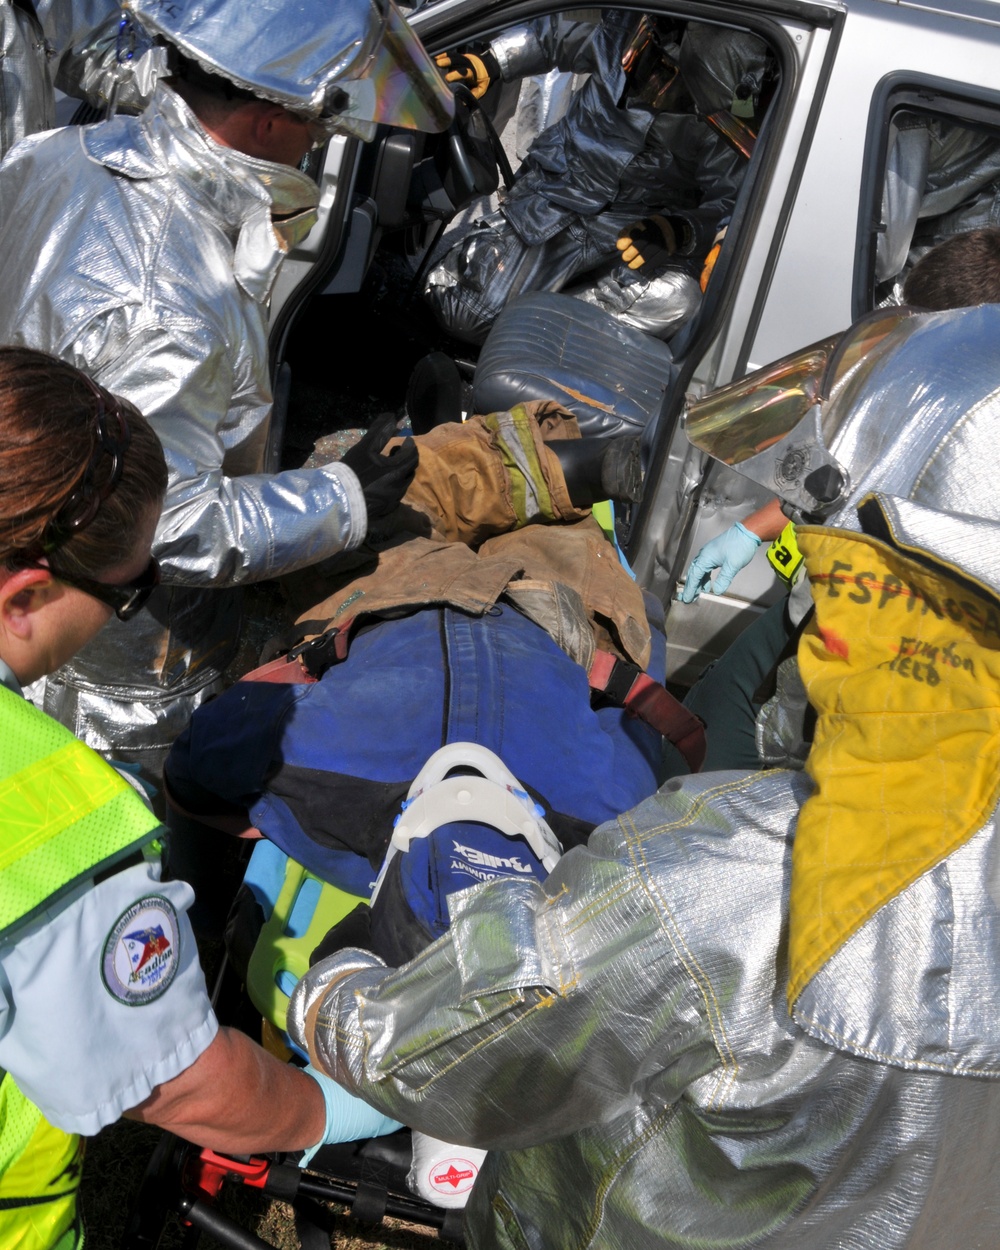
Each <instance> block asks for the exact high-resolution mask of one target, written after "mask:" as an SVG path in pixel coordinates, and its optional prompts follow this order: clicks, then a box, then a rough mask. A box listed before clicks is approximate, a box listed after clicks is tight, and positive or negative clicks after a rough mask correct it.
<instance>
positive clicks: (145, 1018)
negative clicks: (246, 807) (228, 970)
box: [0, 661, 219, 1136]
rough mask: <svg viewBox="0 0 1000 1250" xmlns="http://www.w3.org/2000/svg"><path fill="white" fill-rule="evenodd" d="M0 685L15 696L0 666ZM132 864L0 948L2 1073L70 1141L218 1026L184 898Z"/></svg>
mask: <svg viewBox="0 0 1000 1250" xmlns="http://www.w3.org/2000/svg"><path fill="white" fill-rule="evenodd" d="M0 682H2V683H3V685H5V686H6V687H7V688H8V689H10V690H12V691H14V692H15V693H17V694H20V687H19V686H18V684H17V681H16V678H15V677H14V675H13V673H11V671H10V669H9V668H8V666H7V665H6V664H3V662H2V661H0ZM136 859H137V860H138V862H135V861H133V862H131V863H130V864H127V865H126V866H125V867H123V868H121V869H119V870H118V871H114V870H112V871H111V872H109V873H108V875H107V876H104V875H103V874H102V872H101V871H100V869H98V870H97V871H96V872H95V874H94V875H93V876H92V877H91V878H90V879H84V880H83V881H81V882H79V883H77V885H76V886H75V887H74V888H73V889H72V890H71V891H70V892H69V893H66V894H63V895H62V896H61V897H60V898H59V900H58V902H57V903H56V904H55V905H54V906H53V907H51V908H48V909H46V910H44V911H42V912H41V913H39V914H37V915H36V916H35V917H34V918H33V919H32V920H31V921H30V922H29V923H27V924H26V925H24V926H22V927H18V928H16V929H15V930H14V932H13V933H12V934H10V935H9V936H5V937H4V938H3V939H0V1068H2V1069H4V1070H5V1071H7V1072H9V1073H10V1074H11V1075H12V1076H13V1077H14V1079H15V1080H16V1081H17V1084H18V1086H19V1087H20V1089H21V1091H22V1093H23V1094H24V1095H25V1096H26V1097H27V1098H29V1099H30V1100H31V1101H32V1102H33V1103H34V1104H35V1105H36V1106H37V1107H38V1108H39V1109H40V1110H41V1111H42V1113H43V1114H44V1115H45V1117H46V1119H48V1120H49V1122H50V1123H52V1124H54V1125H56V1126H57V1127H58V1128H61V1129H63V1130H65V1131H66V1132H70V1133H80V1134H82V1135H86V1136H91V1135H93V1134H95V1133H97V1132H98V1131H99V1130H100V1129H101V1128H103V1127H104V1126H105V1125H107V1124H111V1123H113V1122H114V1121H115V1120H117V1119H118V1118H119V1117H120V1116H121V1114H122V1113H123V1112H124V1111H127V1110H129V1109H130V1108H131V1107H134V1106H136V1105H137V1104H138V1103H140V1102H142V1101H143V1100H144V1099H145V1098H147V1097H148V1095H149V1094H150V1093H151V1092H152V1090H153V1089H154V1088H155V1087H156V1086H157V1085H160V1084H163V1083H164V1082H165V1081H169V1080H171V1079H172V1078H173V1077H175V1076H178V1075H179V1074H180V1073H181V1072H183V1071H184V1070H185V1069H186V1068H188V1067H190V1065H191V1064H192V1063H193V1062H194V1061H195V1060H196V1059H197V1058H198V1056H199V1055H200V1054H201V1053H202V1051H204V1050H205V1049H206V1048H207V1047H208V1045H209V1043H210V1042H211V1041H212V1039H213V1038H214V1037H215V1034H216V1032H217V1030H218V1027H219V1026H218V1021H217V1020H216V1018H215V1014H214V1012H213V1010H212V1007H211V1004H210V1002H209V999H208V994H207V992H206V988H205V979H204V976H203V974H202V971H201V967H200V965H199V962H198V952H197V949H196V946H195V941H194V934H193V933H192V930H191V925H190V921H189V920H188V916H187V911H188V908H189V907H190V906H191V903H192V902H193V900H194V893H193V891H192V890H191V887H190V886H188V885H187V884H186V883H184V882H180V881H171V882H167V883H164V882H162V881H161V880H160V862H159V855H158V854H157V853H156V852H155V850H154V849H153V848H152V847H150V848H148V849H147V850H146V851H145V852H143V854H142V855H140V856H137V857H136ZM0 888H2V878H0Z"/></svg>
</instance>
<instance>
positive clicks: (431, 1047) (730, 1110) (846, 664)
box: [289, 305, 1000, 1250]
mask: <svg viewBox="0 0 1000 1250" xmlns="http://www.w3.org/2000/svg"><path fill="white" fill-rule="evenodd" d="M887 316H888V317H889V320H888V321H887V322H886V323H885V326H884V328H885V329H886V331H887V332H886V333H885V334H883V335H882V336H881V337H880V339H879V340H878V341H877V343H876V344H875V345H874V346H873V347H872V348H871V350H870V351H865V352H863V353H862V354H861V355H860V357H859V359H860V368H861V375H860V385H859V387H857V388H855V389H854V391H853V394H852V396H851V400H850V402H848V403H847V405H846V408H845V409H844V410H842V411H839V412H838V413H835V414H832V415H834V416H837V417H838V418H839V419H840V420H841V422H842V429H843V430H844V431H845V435H848V436H847V437H845V440H843V441H838V444H836V445H833V446H831V447H829V448H826V450H827V452H828V453H829V454H830V455H833V456H837V455H838V454H839V455H840V456H841V457H842V467H843V468H845V469H846V470H847V471H848V472H849V473H850V474H851V475H852V477H853V479H854V481H855V482H856V483H857V486H858V488H859V489H858V490H855V491H851V493H850V497H849V498H848V499H846V500H844V501H843V504H842V506H841V507H840V509H839V510H838V511H836V512H835V514H834V515H833V516H831V517H830V518H829V519H828V520H827V521H826V522H825V523H824V524H822V525H817V526H809V527H806V528H805V529H804V530H803V531H802V532H801V533H800V542H801V543H802V545H803V548H804V550H805V554H806V563H807V568H808V573H809V578H810V581H811V584H812V589H813V596H814V598H815V601H816V613H817V617H816V623H815V625H814V626H812V627H810V628H809V629H808V630H807V632H806V634H805V635H804V637H803V640H802V644H801V646H800V649H799V663H800V666H801V667H802V669H803V676H804V678H805V684H806V687H807V689H808V693H809V698H810V700H811V701H812V703H813V706H814V707H815V709H816V712H817V718H818V725H817V733H816V742H815V744H814V746H813V750H812V752H811V754H810V756H809V761H808V775H807V774H806V773H803V772H798V771H793V770H785V769H771V770H768V771H766V772H763V773H761V772H750V773H742V772H726V773H714V774H713V773H704V774H701V775H700V776H698V777H690V778H688V777H685V778H679V779H675V780H672V781H670V782H668V783H667V784H666V785H665V786H664V787H662V788H661V790H660V791H659V793H658V794H656V795H655V796H654V797H652V798H650V799H649V800H647V801H646V802H644V803H642V804H640V805H639V806H637V807H635V808H633V809H632V810H631V811H629V812H626V813H624V814H623V815H622V816H620V817H619V818H618V819H617V820H615V821H612V822H609V823H608V824H605V825H603V826H601V827H600V828H599V829H598V830H597V831H596V832H595V833H594V834H592V835H591V837H590V839H589V840H588V842H587V844H586V845H585V846H580V847H576V848H574V849H573V850H570V851H568V852H567V853H566V854H565V855H564V856H563V857H562V859H561V860H560V861H559V863H558V864H557V866H556V868H555V869H554V870H553V872H552V873H551V874H550V875H549V876H548V878H547V879H546V881H545V882H544V883H543V884H538V883H537V882H528V883H526V882H521V881H500V882H491V883H487V884H485V885H481V886H475V887H473V888H471V889H469V890H466V891H464V892H463V893H462V894H460V895H458V896H457V897H456V898H453V899H452V904H451V909H450V915H451V927H450V929H449V931H448V933H447V934H446V935H444V936H443V937H441V938H440V939H439V940H438V941H437V942H435V943H434V944H433V945H432V946H430V947H428V948H427V949H426V950H424V951H423V952H422V953H421V955H420V957H419V958H418V959H416V960H413V961H412V962H410V963H407V964H404V965H402V966H401V967H398V968H391V967H386V966H385V965H384V964H383V963H382V962H381V961H380V960H378V959H377V958H375V957H374V956H373V955H371V954H370V953H368V952H366V951H364V950H362V949H353V950H346V951H344V952H342V953H341V954H338V955H334V956H332V957H330V958H328V959H325V960H322V961H320V962H318V963H316V964H315V965H314V966H313V967H312V968H311V969H310V970H309V972H308V973H306V975H305V976H304V978H303V979H302V980H301V981H300V982H299V984H298V986H297V988H296V990H295V991H294V994H293V996H292V1002H291V1006H290V1010H289V1022H290V1031H291V1033H292V1035H293V1037H294V1038H295V1040H296V1042H297V1043H298V1044H299V1045H302V1046H305V1047H308V1051H309V1053H310V1055H311V1057H312V1061H313V1063H315V1064H316V1065H317V1066H318V1067H320V1068H321V1069H323V1070H324V1071H327V1072H329V1073H331V1074H332V1075H334V1076H335V1077H336V1078H337V1079H338V1080H339V1081H341V1082H342V1083H343V1084H344V1085H345V1087H346V1088H348V1089H350V1090H352V1091H354V1092H356V1093H359V1094H360V1095H361V1096H362V1097H363V1098H365V1100H366V1101H368V1102H369V1103H370V1104H371V1105H372V1106H374V1107H377V1108H378V1109H379V1110H381V1111H383V1112H384V1113H385V1114H389V1115H393V1116H395V1117H396V1118H398V1119H400V1120H403V1121H404V1122H406V1123H408V1124H411V1125H413V1126H414V1127H415V1128H417V1129H419V1130H420V1131H422V1132H426V1133H429V1134H432V1135H434V1136H436V1137H439V1138H441V1139H443V1140H445V1141H454V1142H459V1143H465V1144H469V1145H475V1146H479V1147H483V1148H486V1149H488V1150H489V1154H488V1155H487V1157H486V1161H485V1163H484V1166H483V1168H482V1170H481V1172H480V1173H479V1177H478V1179H477V1182H476V1185H475V1187H474V1189H473V1191H472V1195H471V1198H470V1200H469V1204H468V1206H467V1207H466V1213H465V1234H466V1241H467V1244H468V1245H469V1246H470V1247H474V1248H475V1250H485V1248H486V1247H491V1248H493V1247H495V1248H498V1250H499V1248H500V1247H505V1248H509V1247H512V1246H518V1247H530V1248H531V1250H544V1248H547V1247H551V1246H558V1247H560V1250H583V1247H593V1246H598V1245H600V1246H628V1247H630V1250H631V1248H635V1250H647V1248H648V1250H654V1248H655V1250H663V1248H665V1247H667V1246H670V1247H674V1248H676V1247H681V1246H683V1247H692V1248H693V1247H695V1246H699V1247H701V1246H705V1245H709V1244H711V1245H729V1246H740V1247H743V1248H744V1250H751V1248H754V1250H791V1248H792V1247H801V1246H809V1247H810V1248H811V1250H845V1248H847V1247H850V1248H851V1250H862V1248H864V1247H874V1246H878V1247H879V1250H916V1248H917V1247H920V1248H921V1250H950V1248H951V1247H952V1246H955V1245H964V1246H974V1245H991V1244H993V1243H995V1242H996V1240H997V1238H998V1236H1000V1207H998V1204H997V1202H996V1196H995V1187H994V1185H993V1184H992V1170H993V1168H994V1163H993V1160H994V1157H995V1148H996V1144H997V1133H998V1124H1000V1082H998V1081H997V1080H996V1077H997V1074H998V1072H1000V959H998V957H997V956H998V951H1000V903H998V898H997V891H996V880H997V872H998V869H1000V842H998V835H1000V807H998V799H1000V792H998V782H997V779H998V776H1000V730H998V720H997V712H996V709H997V705H998V703H1000V664H998V660H997V657H998V655H1000V649H998V639H1000V497H998V495H997V491H996V487H995V480H994V473H993V467H992V466H993V463H994V460H995V447H996V440H997V436H998V422H1000V390H998V377H1000V372H998V364H1000V360H998V347H997V344H998V342H1000V307H998V306H997V305H983V306H981V307H977V308H971V309H961V310H956V311H947V312H940V313H921V314H908V313H906V312H904V311H902V310H893V311H892V312H891V313H889V314H887ZM869 328H870V327H869ZM791 398H792V399H794V397H793V396H792V397H791ZM721 402H723V401H722V400H720V403H721ZM800 411H801V409H800ZM716 415H717V416H721V415H722V414H721V410H717V412H716ZM789 415H792V414H791V413H789ZM802 415H803V416H807V414H806V413H804V412H803V413H802ZM755 416H756V414H754V413H752V412H751V413H750V414H749V416H748V415H747V413H746V410H745V408H741V407H740V406H739V405H734V406H733V407H732V409H731V410H730V421H731V424H730V433H731V434H732V435H733V437H736V436H738V435H740V430H741V427H740V421H741V418H742V420H743V422H744V423H745V422H746V421H747V420H749V421H750V423H751V426H753V428H756V426H755V425H754V418H755ZM873 416H881V418H882V420H880V421H877V422H872V421H871V420H870V418H872V417H873ZM800 424H803V425H804V426H805V430H804V431H802V432H803V433H806V434H809V428H810V427H809V425H808V422H805V423H800ZM794 428H798V427H797V426H796V427H794ZM866 429H867V430H869V431H874V434H875V437H873V438H871V439H867V440H866V439H865V438H864V431H865V430H866ZM790 432H791V431H790ZM850 432H853V433H860V434H861V437H859V438H858V439H857V440H856V441H854V440H852V439H851V438H850V437H849V433H850ZM743 433H744V435H745V436H746V437H752V436H753V429H749V430H744V431H743ZM810 437H812V439H813V441H814V442H815V443H816V447H817V451H818V450H820V445H819V443H818V442H816V439H817V438H818V434H817V432H816V431H815V430H813V431H812V433H811V435H810ZM795 485H796V490H795V492H794V493H793V498H794V500H796V501H797V500H798V499H799V494H800V492H799V490H798V489H797V488H798V487H799V486H802V485H803V483H802V482H796V483H795ZM863 488H868V489H863Z"/></svg>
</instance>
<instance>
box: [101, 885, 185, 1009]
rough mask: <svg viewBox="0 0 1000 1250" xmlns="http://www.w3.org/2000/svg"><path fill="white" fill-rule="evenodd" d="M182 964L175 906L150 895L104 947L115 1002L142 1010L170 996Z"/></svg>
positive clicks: (124, 917) (128, 914)
mask: <svg viewBox="0 0 1000 1250" xmlns="http://www.w3.org/2000/svg"><path fill="white" fill-rule="evenodd" d="M179 961H180V927H179V925H178V923H177V912H176V910H175V908H174V905H173V903H171V902H170V900H169V899H167V898H163V896H162V895H159V894H147V895H146V897H145V898H141V899H139V901H138V902H136V903H133V904H132V906H131V907H130V908H129V909H128V910H127V911H124V912H122V914H121V915H120V916H119V917H118V919H117V920H116V921H115V923H114V926H113V927H112V929H111V931H110V933H109V934H108V936H107V939H106V940H105V943H104V955H103V958H102V961H101V976H102V978H103V980H104V984H105V987H106V988H107V990H108V993H109V994H110V995H111V996H112V998H117V999H118V1001H119V1002H122V1003H125V1004H126V1006H128V1007H141V1006H143V1005H144V1004H145V1003H151V1002H153V1000H154V999H157V998H159V997H160V995H161V994H165V993H166V991H167V989H168V988H169V986H170V983H171V981H173V979H174V977H175V976H176V975H177V968H178V966H179Z"/></svg>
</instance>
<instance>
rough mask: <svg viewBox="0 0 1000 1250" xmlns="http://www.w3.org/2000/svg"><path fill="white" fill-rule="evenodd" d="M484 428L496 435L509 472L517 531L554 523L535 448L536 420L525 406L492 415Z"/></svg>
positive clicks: (554, 514) (553, 515)
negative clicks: (532, 524) (539, 521)
mask: <svg viewBox="0 0 1000 1250" xmlns="http://www.w3.org/2000/svg"><path fill="white" fill-rule="evenodd" d="M485 424H486V428H487V429H489V430H491V431H493V432H495V433H496V435H497V440H496V445H497V450H498V452H499V453H500V459H501V462H502V463H503V466H504V468H505V469H506V470H507V476H508V479H509V482H510V492H511V504H512V506H513V508H514V514H515V516H516V518H517V527H518V528H520V527H521V526H522V525H527V524H529V523H530V522H531V521H534V520H537V519H539V518H541V519H543V520H546V521H553V520H555V519H556V513H555V506H554V505H553V503H552V496H551V494H550V493H549V487H548V483H547V482H546V481H545V474H544V472H543V470H542V462H541V460H540V458H539V455H538V449H537V447H536V446H535V438H534V430H535V429H536V428H537V423H536V422H535V420H534V418H533V417H529V415H528V413H527V412H526V411H525V409H524V406H523V404H517V405H516V406H515V407H514V408H512V409H511V410H510V411H509V412H494V413H490V415H489V416H487V417H486V418H485Z"/></svg>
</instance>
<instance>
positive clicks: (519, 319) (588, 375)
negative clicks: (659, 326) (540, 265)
mask: <svg viewBox="0 0 1000 1250" xmlns="http://www.w3.org/2000/svg"><path fill="white" fill-rule="evenodd" d="M676 373H677V368H676V366H675V364H674V359H673V355H672V353H671V350H670V348H669V347H668V346H667V344H666V343H664V342H663V341H662V340H660V339H655V338H652V337H650V336H649V335H648V334H644V333H643V332H642V331H641V330H636V329H633V328H632V327H630V326H626V325H623V324H622V323H621V322H620V321H618V320H617V319H616V318H614V317H612V316H611V315H610V314H609V313H607V312H605V311H604V310H603V309H602V308H597V307H595V306H594V305H592V304H587V303H584V302H583V301H582V300H578V299H574V298H573V297H572V296H571V295H565V294H563V293H561V292H558V291H538V292H532V293H531V294H528V295H522V296H520V297H519V298H517V299H513V300H511V301H510V302H509V303H508V304H507V306H506V307H505V308H504V310H503V312H502V313H501V314H500V316H499V317H498V318H497V320H496V322H495V323H494V325H493V327H492V329H491V330H490V333H489V335H488V336H487V338H486V342H485V343H484V344H483V347H482V350H481V352H480V354H479V360H478V363H477V365H476V370H475V374H474V376H473V380H472V409H473V411H474V412H501V411H504V410H505V409H509V408H512V407H513V406H514V405H515V404H517V403H523V402H524V401H526V400H532V399H551V400H555V401H556V402H557V403H560V404H562V405H563V407H564V408H567V409H568V410H569V411H570V412H572V413H573V415H574V416H575V417H576V418H577V420H578V422H579V424H580V432H581V433H582V434H583V435H584V436H585V437H586V436H599V437H602V438H614V437H617V436H618V435H621V434H635V433H643V432H644V433H645V435H646V437H645V438H644V443H645V445H646V446H648V445H649V440H650V439H651V438H652V436H653V430H654V427H655V424H656V418H657V417H658V415H659V412H660V408H661V406H662V404H663V400H664V396H665V395H666V393H667V391H668V390H669V389H670V386H671V384H672V382H673V380H674V378H675V376H676Z"/></svg>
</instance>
